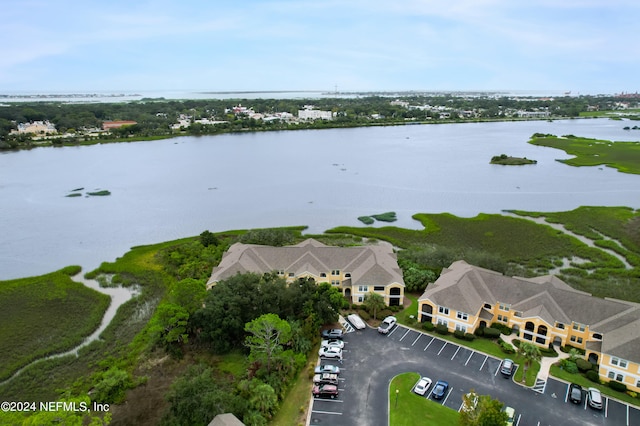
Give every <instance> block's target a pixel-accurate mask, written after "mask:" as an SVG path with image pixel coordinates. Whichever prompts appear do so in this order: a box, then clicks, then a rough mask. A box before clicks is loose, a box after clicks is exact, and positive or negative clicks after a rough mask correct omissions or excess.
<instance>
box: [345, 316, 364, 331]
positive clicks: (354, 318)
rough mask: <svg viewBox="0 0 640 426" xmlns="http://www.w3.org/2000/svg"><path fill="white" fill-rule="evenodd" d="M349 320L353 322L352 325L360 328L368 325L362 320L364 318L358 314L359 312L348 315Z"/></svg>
mask: <svg viewBox="0 0 640 426" xmlns="http://www.w3.org/2000/svg"><path fill="white" fill-rule="evenodd" d="M347 320H348V321H349V322H350V323H351V325H352V326H353V327H354V328H356V329H358V330H363V329H365V328H366V327H367V325H366V324H365V323H364V321H362V318H360V316H358V315H357V314H351V315H349V316H348V317H347Z"/></svg>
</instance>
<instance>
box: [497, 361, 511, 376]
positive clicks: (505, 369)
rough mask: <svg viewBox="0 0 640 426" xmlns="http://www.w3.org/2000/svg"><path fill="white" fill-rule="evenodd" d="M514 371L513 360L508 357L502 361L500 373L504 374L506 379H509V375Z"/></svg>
mask: <svg viewBox="0 0 640 426" xmlns="http://www.w3.org/2000/svg"><path fill="white" fill-rule="evenodd" d="M512 373H513V361H512V360H510V359H509V358H507V359H505V360H504V361H502V365H501V366H500V374H502V377H504V378H505V379H508V378H509V377H511V374H512Z"/></svg>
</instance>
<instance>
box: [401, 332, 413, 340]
mask: <svg viewBox="0 0 640 426" xmlns="http://www.w3.org/2000/svg"><path fill="white" fill-rule="evenodd" d="M410 331H411V330H407V332H406V333H404V334H403V335H402V337H401V338H400V340H399V342H402V339H404V337H405V336H406V335H407V334H409V332H410Z"/></svg>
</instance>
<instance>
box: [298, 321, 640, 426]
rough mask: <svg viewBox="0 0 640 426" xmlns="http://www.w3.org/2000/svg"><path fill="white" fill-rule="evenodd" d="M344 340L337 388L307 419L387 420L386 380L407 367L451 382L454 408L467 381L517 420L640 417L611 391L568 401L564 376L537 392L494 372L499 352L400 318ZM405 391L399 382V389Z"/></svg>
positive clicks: (448, 399) (524, 423)
mask: <svg viewBox="0 0 640 426" xmlns="http://www.w3.org/2000/svg"><path fill="white" fill-rule="evenodd" d="M344 341H345V342H346V344H345V349H344V351H343V364H342V365H340V368H341V370H342V372H341V375H340V378H341V381H340V385H339V388H340V396H339V398H337V399H336V400H329V401H325V400H315V401H314V402H313V406H312V411H311V415H310V416H309V421H310V425H337V426H342V425H345V426H347V425H348V426H360V425H368V426H378V425H379V426H387V422H388V410H389V407H388V388H389V383H390V381H391V379H392V378H393V377H395V376H396V375H398V374H401V373H405V372H416V373H419V374H420V375H421V376H427V377H430V378H431V379H432V380H433V381H434V383H435V381H436V380H440V379H442V380H446V381H447V382H449V385H450V389H449V393H448V394H447V395H446V396H445V398H444V399H443V401H441V402H439V403H442V404H444V405H446V406H447V407H450V408H452V409H454V410H459V409H460V406H461V404H462V395H464V394H465V393H467V392H469V391H470V390H471V389H474V390H475V391H476V392H478V393H479V394H488V395H491V396H492V397H493V398H497V399H499V400H500V401H502V402H504V403H505V404H506V405H508V406H511V407H513V408H515V410H516V424H517V425H518V426H528V425H532V426H542V425H549V426H551V425H563V426H564V425H567V426H574V425H575V426H584V425H616V426H617V425H621V426H628V425H634V424H640V411H639V410H638V409H637V408H634V407H629V406H627V405H626V404H622V403H619V402H616V401H614V400H610V399H608V398H605V401H604V402H605V407H604V409H603V410H602V411H596V410H593V409H591V408H589V407H588V406H586V405H585V404H584V403H583V404H581V405H575V404H572V403H571V402H569V401H568V398H567V397H566V395H567V390H568V384H566V383H564V382H561V381H559V380H555V379H549V380H548V381H547V383H546V386H544V389H541V390H542V392H535V391H533V390H531V389H528V388H525V387H522V386H520V385H518V384H516V383H514V382H513V381H512V380H510V379H505V378H503V377H502V376H501V375H500V374H499V373H498V369H499V367H500V362H501V360H499V359H496V358H493V357H491V356H487V355H485V354H482V353H479V352H476V351H473V350H471V349H468V348H464V347H461V346H458V345H456V344H455V343H451V342H446V341H444V340H440V339H438V338H437V337H433V336H430V335H427V334H424V333H420V332H418V331H416V330H412V329H408V328H405V327H404V326H396V327H395V328H394V329H393V330H392V331H391V332H389V334H388V335H381V334H379V333H378V332H377V331H376V330H374V329H369V328H367V329H365V330H361V331H354V332H351V333H347V334H346V335H345V338H344ZM410 391H411V390H410V389H406V390H400V393H399V395H398V397H399V398H402V395H403V393H405V394H406V393H407V392H410ZM391 409H393V408H391Z"/></svg>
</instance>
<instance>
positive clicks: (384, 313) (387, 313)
mask: <svg viewBox="0 0 640 426" xmlns="http://www.w3.org/2000/svg"><path fill="white" fill-rule="evenodd" d="M391 315H393V312H391V311H390V310H389V309H383V310H381V311H380V312H378V318H386V317H389V316H391Z"/></svg>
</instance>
